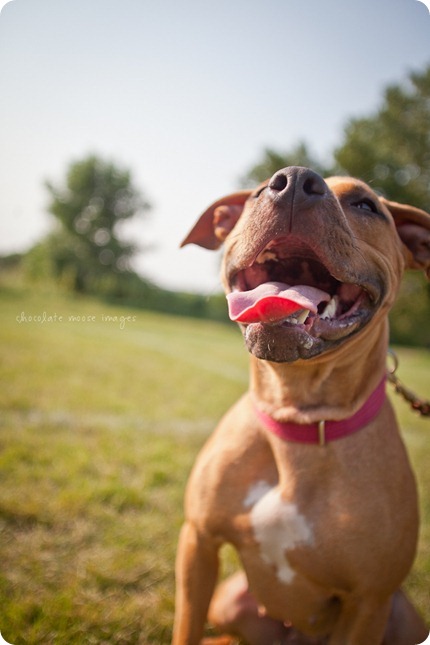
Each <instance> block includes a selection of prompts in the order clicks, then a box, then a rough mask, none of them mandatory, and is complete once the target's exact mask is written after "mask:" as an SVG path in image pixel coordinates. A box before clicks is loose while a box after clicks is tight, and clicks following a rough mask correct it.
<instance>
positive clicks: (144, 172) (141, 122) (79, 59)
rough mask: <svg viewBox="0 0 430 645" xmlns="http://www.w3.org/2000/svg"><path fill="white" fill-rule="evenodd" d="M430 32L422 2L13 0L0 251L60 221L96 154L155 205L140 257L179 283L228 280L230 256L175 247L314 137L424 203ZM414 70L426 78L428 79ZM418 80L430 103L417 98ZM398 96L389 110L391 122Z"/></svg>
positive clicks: (6, 23) (205, 287) (4, 71)
mask: <svg viewBox="0 0 430 645" xmlns="http://www.w3.org/2000/svg"><path fill="white" fill-rule="evenodd" d="M429 34H430V14H429V10H428V9H427V7H426V6H425V5H424V4H423V3H421V2H419V1H418V0H394V1H393V0H377V2H375V1H374V0H361V1H360V2H357V1H354V0H326V1H325V2H318V1H317V0H311V1H309V2H299V0H269V1H268V2H263V1H262V0H235V1H234V2H230V1H228V0H220V2H218V3H217V5H216V8H215V7H214V5H213V3H211V2H209V1H205V0H203V1H201V0H181V1H180V2H174V1H173V0H166V1H165V2H162V3H161V2H157V1H156V0H141V1H139V2H138V1H136V0H123V1H122V2H121V3H119V2H117V1H116V0H91V1H88V0H74V2H73V3H71V2H67V0H12V1H10V2H8V3H7V4H6V5H5V6H4V7H3V9H2V11H1V17H0V87H1V90H2V101H1V104H0V123H1V129H0V149H1V158H0V164H1V167H0V213H1V229H0V253H1V254H2V255H6V254H10V253H12V252H19V253H22V252H26V251H27V250H29V249H30V248H31V247H32V246H34V245H35V244H36V243H37V242H39V241H40V240H42V239H43V237H44V236H46V235H47V234H48V232H50V231H51V230H52V227H53V218H52V217H51V216H49V215H48V211H49V204H50V197H51V196H50V194H49V192H48V191H47V190H46V187H45V182H46V181H50V182H52V183H54V184H55V185H56V186H58V187H60V186H64V185H65V183H66V175H67V171H68V169H69V167H70V165H71V164H73V163H75V162H77V161H80V160H83V159H85V158H87V157H88V156H91V155H94V156H96V157H99V158H101V159H102V160H104V161H106V162H107V163H113V164H114V165H119V167H120V168H122V169H125V170H129V171H130V172H131V174H132V178H133V182H134V185H135V186H136V188H137V189H138V190H139V191H140V192H141V193H142V194H143V195H144V197H145V200H146V201H147V202H148V203H149V204H150V206H151V208H150V209H148V210H147V217H146V218H145V219H144V220H143V219H139V218H136V219H134V220H133V222H132V221H131V220H130V221H128V224H127V226H124V227H123V228H122V230H121V233H122V235H123V236H124V238H126V236H127V235H128V237H129V238H131V239H132V240H133V242H134V243H135V244H136V245H137V246H138V247H140V248H141V249H142V250H141V251H139V250H137V252H136V254H135V255H134V258H133V268H134V269H135V270H136V271H138V272H139V274H140V275H142V276H144V277H146V278H147V279H148V280H151V281H153V282H154V283H156V284H157V285H159V286H162V287H165V288H168V289H174V290H189V291H198V292H204V293H212V292H213V291H214V290H217V288H218V276H217V266H218V261H217V260H216V259H214V257H213V256H212V255H211V254H210V253H209V254H208V253H204V252H203V253H202V252H200V251H199V250H195V249H191V248H190V249H187V250H186V251H182V252H180V251H179V250H178V245H179V243H180V241H181V239H182V238H183V236H184V235H185V234H186V232H187V231H188V229H189V227H190V226H191V224H192V223H193V222H194V220H195V219H196V218H197V216H198V215H199V214H200V212H201V211H202V210H203V209H204V208H205V207H206V206H207V205H208V204H209V203H211V202H212V201H213V200H214V199H215V198H217V197H219V196H220V195H222V194H226V193H228V192H230V191H232V190H234V189H236V188H237V187H238V186H240V185H241V183H242V182H243V178H244V177H246V176H247V175H248V173H249V171H250V170H251V169H252V168H253V167H254V166H255V165H257V164H260V163H261V162H262V160H263V159H264V154H265V150H266V149H270V150H273V151H275V152H277V153H278V154H279V155H280V157H281V159H280V161H282V157H283V156H285V155H286V154H288V153H293V152H295V151H296V150H297V148H298V147H299V146H300V144H305V146H306V148H307V151H308V153H309V158H310V161H312V162H313V165H316V163H319V165H320V166H322V167H323V168H329V169H330V168H332V167H333V166H338V167H340V169H342V170H344V171H345V172H350V173H359V174H360V175H362V176H363V178H364V179H366V180H373V179H376V180H378V182H379V183H380V184H381V187H382V188H386V190H387V191H388V190H391V189H392V188H393V186H394V187H397V185H399V186H401V187H405V186H409V187H410V186H411V185H412V184H413V185H416V184H419V185H421V191H420V190H419V189H417V190H418V194H417V198H419V200H420V202H421V205H423V204H422V201H423V192H425V193H426V195H425V196H426V197H427V198H428V184H426V181H427V179H428V172H429V170H428V164H429V157H428V154H429V153H428V145H429V143H428V132H427V130H426V127H430V126H429V119H428V116H429V108H428V103H427V102H426V101H428V97H429V91H430V90H429V81H428V75H429V72H428V65H429V64H430V47H429ZM411 74H416V75H418V76H423V78H424V80H423V81H422V82H421V84H420V86H419V87H418V88H417V87H416V86H415V85H414V84H413V83H411V80H410V78H411ZM425 79H426V80H425ZM396 87H398V88H399V90H395V89H392V90H391V93H390V95H389V96H388V98H387V94H386V93H387V88H396ZM396 92H397V94H396ZM417 92H418V93H422V94H423V100H422V102H421V105H420V107H418V106H415V104H414V102H413V101H412V100H409V96H410V95H415V94H416V93H417ZM398 94H399V95H398ZM384 108H385V109H387V108H388V109H389V110H390V114H391V115H392V116H387V117H386V118H385V119H384V118H383V116H382V117H381V118H380V120H381V123H380V126H381V127H380V128H379V126H378V123H377V121H378V115H380V114H381V110H382V111H383V110H384ZM366 119H370V120H371V121H372V122H375V125H374V127H375V128H378V133H379V136H380V138H381V139H382V140H383V141H381V144H380V145H379V139H378V149H375V146H373V147H372V146H371V144H373V142H374V141H375V138H374V131H373V129H372V130H371V129H369V128H368V127H366V126H365V125H364V126H363V131H362V132H361V133H360V131H359V130H358V129H357V128H358V125H357V124H356V126H355V127H354V126H352V125H351V123H352V122H357V121H358V122H360V121H362V120H366ZM381 128H382V130H383V131H381ZM411 137H412V139H411ZM363 139H364V140H365V142H366V144H367V145H364V141H363ZM345 146H346V150H345V151H343V153H342V154H336V151H338V150H339V149H343V148H344V147H345ZM381 147H382V149H381ZM402 155H403V156H402ZM290 158H295V156H294V155H290ZM420 173H421V175H420ZM423 186H424V187H425V190H424V189H423ZM409 195H410V196H411V198H415V192H414V191H413V190H408V191H406V196H407V197H409ZM400 196H401V194H400ZM394 197H395V196H394ZM417 205H418V204H417ZM424 205H425V204H424ZM427 205H428V204H427ZM74 230H75V232H78V233H79V234H80V235H81V236H82V235H85V234H86V233H87V232H88V231H85V230H83V229H80V230H78V231H76V227H75V229H74ZM103 239H105V238H103ZM103 239H102V238H100V239H99V245H100V247H102V246H103V244H102V242H103ZM105 261H106V257H105ZM197 266H198V270H196V267H197Z"/></svg>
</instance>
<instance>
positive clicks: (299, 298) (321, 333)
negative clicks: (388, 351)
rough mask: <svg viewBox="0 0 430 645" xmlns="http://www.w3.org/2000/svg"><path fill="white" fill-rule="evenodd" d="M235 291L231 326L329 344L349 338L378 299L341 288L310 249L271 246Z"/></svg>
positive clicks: (237, 280) (361, 289)
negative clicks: (290, 331)
mask: <svg viewBox="0 0 430 645" xmlns="http://www.w3.org/2000/svg"><path fill="white" fill-rule="evenodd" d="M341 273H342V271H339V273H338V276H339V274H341ZM231 289H232V291H231V293H229V294H228V295H227V300H228V306H229V315H230V318H231V319H232V320H234V321H236V322H239V323H243V324H245V325H249V324H252V323H262V324H264V325H276V326H278V327H279V326H282V327H284V328H294V329H295V330H297V331H299V330H303V331H306V332H307V333H308V334H310V335H312V336H313V337H315V338H323V339H326V340H336V339H338V338H341V337H343V336H345V335H349V333H351V332H352V331H354V330H355V329H357V328H358V327H361V326H362V325H363V324H364V323H365V322H367V320H368V319H369V317H370V315H371V313H372V310H373V309H374V305H373V302H374V299H375V294H370V293H369V290H368V289H367V288H366V287H365V286H361V285H358V284H352V283H348V282H342V281H341V279H338V278H336V277H334V276H333V275H332V273H331V272H330V270H329V269H328V268H327V267H326V266H325V264H324V263H323V262H322V261H321V260H320V259H319V258H318V257H317V255H316V254H315V252H314V251H312V250H311V249H310V248H309V247H306V246H305V245H303V244H295V245H291V242H290V243H289V244H288V245H286V244H285V243H282V242H281V241H273V242H271V243H270V244H269V245H268V246H267V247H266V248H265V249H264V250H263V251H262V252H261V253H259V255H258V257H257V258H256V260H255V262H253V264H252V265H251V266H249V267H248V268H246V269H244V270H241V271H239V272H238V273H236V274H235V275H234V277H233V278H232V280H231Z"/></svg>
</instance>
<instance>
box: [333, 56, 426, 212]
mask: <svg viewBox="0 0 430 645" xmlns="http://www.w3.org/2000/svg"><path fill="white" fill-rule="evenodd" d="M344 137H345V140H344V143H343V144H342V145H341V146H340V147H339V148H338V149H337V150H336V151H335V153H334V156H335V159H336V161H337V162H338V163H339V164H340V166H342V168H343V169H344V170H345V171H346V172H348V173H349V174H351V175H354V176H357V177H361V178H362V179H364V180H365V181H371V182H372V186H373V188H375V189H377V190H379V191H380V192H382V193H383V194H385V195H386V196H387V197H389V198H390V199H393V200H396V201H400V202H406V203H410V204H413V205H414V206H418V207H420V208H423V209H426V210H428V209H429V208H430V192H429V186H430V66H428V67H427V68H426V69H425V70H424V71H423V72H422V73H412V74H410V76H409V78H408V80H407V81H406V82H405V83H403V84H400V85H393V86H390V87H388V88H387V89H386V90H385V92H384V97H383V102H382V106H381V108H380V109H379V110H378V111H377V112H376V113H375V114H374V115H371V116H369V117H366V118H361V119H352V120H351V121H350V122H349V123H348V124H347V126H346V128H345V132H344Z"/></svg>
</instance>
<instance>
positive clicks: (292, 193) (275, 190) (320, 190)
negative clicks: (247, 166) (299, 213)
mask: <svg viewBox="0 0 430 645" xmlns="http://www.w3.org/2000/svg"><path fill="white" fill-rule="evenodd" d="M268 189H269V190H268V193H269V195H270V196H271V198H272V199H273V200H274V201H277V202H279V201H292V200H294V203H295V204H299V203H301V202H307V201H314V200H316V199H321V197H323V196H324V195H325V194H326V192H327V190H328V186H327V184H326V183H325V181H324V179H323V178H322V177H321V176H320V175H319V174H318V173H316V172H314V171H313V170H310V169H309V168H302V167H301V166H289V167H288V168H283V169H282V170H278V172H276V173H275V174H274V175H273V177H272V179H271V180H270V182H269V185H268Z"/></svg>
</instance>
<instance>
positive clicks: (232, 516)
mask: <svg viewBox="0 0 430 645" xmlns="http://www.w3.org/2000/svg"><path fill="white" fill-rule="evenodd" d="M189 243H194V244H197V245H200V246H202V247H204V248H206V249H217V248H218V247H220V246H221V245H222V244H224V249H225V250H224V256H223V263H222V271H221V273H222V282H223V286H224V289H225V292H226V294H227V299H228V306H229V312H230V318H231V319H232V320H235V321H236V322H237V323H238V324H239V327H240V329H241V331H242V334H243V337H244V342H245V345H246V347H247V349H248V351H249V352H250V385H249V390H248V392H247V393H246V394H245V395H244V396H243V397H242V398H241V399H240V400H239V401H238V402H237V403H236V404H235V405H234V406H233V407H232V408H231V409H230V410H229V411H228V412H227V414H226V415H225V416H224V417H223V418H222V420H221V422H220V423H219V425H218V427H217V429H216V431H215V433H214V434H213V435H212V436H211V437H210V438H209V440H208V442H207V443H206V445H205V446H204V448H203V450H202V452H201V453H200V455H199V457H198V459H197V462H196V464H195V466H194V468H193V471H192V473H191V476H190V479H189V482H188V486H187V491H186V500H185V514H186V519H185V523H184V525H183V527H182V530H181V534H180V539H179V547H178V554H177V561H176V581H177V592H176V613H175V623H174V636H173V643H174V645H185V644H186V645H194V644H198V643H200V642H207V643H209V642H219V643H228V642H234V641H233V640H231V639H230V638H229V637H226V636H225V637H220V640H219V641H217V640H216V639H215V640H213V639H212V640H208V639H206V641H204V640H203V641H202V639H203V633H204V625H205V622H206V620H209V621H210V622H211V623H212V624H213V625H215V626H216V627H217V628H218V629H219V630H220V633H221V634H224V635H228V634H230V635H237V636H239V637H240V638H241V639H243V640H244V641H245V642H246V643H249V644H250V645H266V644H272V643H285V644H287V643H296V644H298V643H300V644H303V645H311V644H314V645H315V644H326V643H327V644H329V645H381V644H382V643H383V644H384V645H416V644H417V643H422V642H423V641H424V640H425V639H426V638H427V636H428V629H427V628H426V626H425V624H424V622H423V620H422V618H421V617H420V616H419V614H418V612H417V611H416V610H415V608H414V607H413V606H412V604H411V602H410V601H409V600H408V598H407V597H406V595H405V594H404V593H403V591H401V589H400V588H401V584H402V582H403V581H404V579H405V577H406V576H407V574H408V572H409V570H410V568H411V566H412V563H413V560H414V556H415V552H416V545H417V535H418V502H417V491H416V483H415V479H414V475H413V472H412V470H411V466H410V463H409V460H408V456H407V453H406V450H405V447H404V444H403V442H402V439H401V437H400V434H399V430H398V426H397V422H396V419H395V415H394V413H393V410H392V406H391V404H390V402H389V400H388V399H387V398H386V395H385V376H386V354H387V346H388V333H389V331H388V312H389V310H390V308H391V306H392V305H393V303H394V301H395V299H396V295H397V293H398V290H399V286H400V282H401V278H402V274H403V271H404V269H405V268H412V269H420V270H423V271H425V272H426V275H427V277H428V278H429V277H430V215H429V214H427V213H426V212H424V211H422V210H420V209H418V208H414V207H412V206H408V205H402V204H398V203H394V202H391V201H388V200H387V199H385V198H383V197H381V196H379V195H378V194H376V193H375V192H374V191H373V190H372V189H371V188H370V187H369V186H368V185H367V184H365V183H364V182H362V181H360V180H357V179H353V178H350V177H330V178H328V179H323V178H322V177H321V176H320V175H318V174H317V173H315V172H314V171H312V170H310V169H308V168H303V167H296V166H292V167H288V168H284V169H282V170H279V171H278V172H277V173H275V174H274V175H273V177H272V178H271V179H270V180H268V181H266V182H264V183H263V184H261V185H260V186H259V187H258V188H257V189H255V190H252V191H250V190H244V191H240V192H237V193H234V194H232V195H228V196H226V197H224V198H222V199H219V200H218V201H216V202H215V203H214V204H212V206H211V207H210V208H208V209H207V210H206V211H205V212H204V213H203V215H202V216H201V217H200V219H199V220H198V221H197V223H196V225H195V226H194V227H193V228H192V230H191V232H190V233H189V234H188V236H187V237H186V238H185V240H184V242H183V244H182V245H185V244H189ZM224 543H230V544H231V545H233V547H234V548H235V549H236V551H237V553H238V555H239V558H240V561H241V564H242V565H243V570H241V571H240V572H238V573H236V574H233V575H232V576H231V577H230V578H227V580H225V581H224V582H222V583H220V584H219V585H218V586H217V587H216V583H217V577H218V552H219V549H220V547H221V545H222V544H224Z"/></svg>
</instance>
